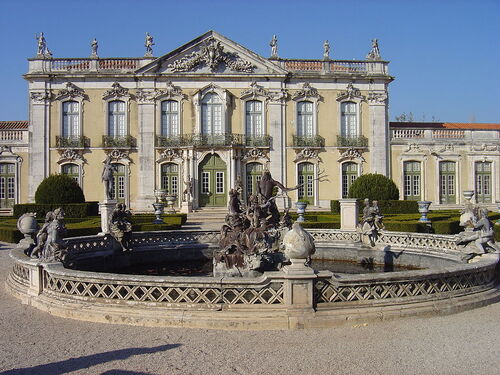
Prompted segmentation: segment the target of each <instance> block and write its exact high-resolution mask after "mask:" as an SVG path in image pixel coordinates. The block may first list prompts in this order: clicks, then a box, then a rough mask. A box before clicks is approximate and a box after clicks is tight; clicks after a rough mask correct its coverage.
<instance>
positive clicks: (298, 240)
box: [283, 222, 316, 259]
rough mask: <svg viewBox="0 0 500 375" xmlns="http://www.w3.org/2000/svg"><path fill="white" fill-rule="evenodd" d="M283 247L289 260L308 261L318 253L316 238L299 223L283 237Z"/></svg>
mask: <svg viewBox="0 0 500 375" xmlns="http://www.w3.org/2000/svg"><path fill="white" fill-rule="evenodd" d="M283 247H284V248H285V251H284V252H285V256H286V257H287V258H288V259H308V258H310V257H311V255H312V254H314V253H315V251H316V246H315V245H314V238H313V237H312V236H311V235H310V234H309V232H307V231H306V230H304V228H302V226H301V225H300V224H299V223H297V222H295V223H293V225H292V229H291V230H289V231H288V232H286V234H285V236H284V237H283Z"/></svg>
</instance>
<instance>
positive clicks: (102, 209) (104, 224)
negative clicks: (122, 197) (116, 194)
mask: <svg viewBox="0 0 500 375" xmlns="http://www.w3.org/2000/svg"><path fill="white" fill-rule="evenodd" d="M116 203H117V201H116V200H114V199H110V200H108V199H106V200H105V201H104V202H99V213H100V215H101V232H100V233H99V235H100V236H104V235H105V234H107V233H109V224H110V223H111V214H112V213H113V210H114V209H115V207H116Z"/></svg>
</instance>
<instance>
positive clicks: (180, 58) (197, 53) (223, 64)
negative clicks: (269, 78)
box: [136, 31, 287, 75]
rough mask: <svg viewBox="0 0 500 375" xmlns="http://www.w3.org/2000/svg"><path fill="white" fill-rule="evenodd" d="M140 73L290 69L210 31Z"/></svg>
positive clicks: (247, 72) (281, 71)
mask: <svg viewBox="0 0 500 375" xmlns="http://www.w3.org/2000/svg"><path fill="white" fill-rule="evenodd" d="M136 73H138V74H148V73H154V74H182V75H185V74H188V75H206V74H231V75H234V74H242V75H252V74H256V75H259V74H265V75H270V74H276V75H285V74H286V73H287V71H286V70H284V69H282V68H280V67H279V66H277V65H276V64H274V63H272V62H271V61H269V60H267V59H265V58H263V57H262V56H259V55H258V54H256V53H255V52H252V51H250V50H249V49H247V48H245V47H243V46H241V45H239V44H238V43H236V42H233V41H232V40H230V39H228V38H226V37H224V36H223V35H220V34H218V33H216V32H215V31H209V32H207V33H205V34H203V35H201V36H199V37H198V38H196V39H194V40H192V41H190V42H188V43H186V44H185V45H183V46H181V47H179V48H177V49H176V50H174V51H172V52H170V53H167V54H166V55H163V56H161V57H159V58H157V59H156V60H153V61H152V62H151V63H149V64H148V65H146V66H144V67H142V68H140V69H139V70H137V72H136Z"/></svg>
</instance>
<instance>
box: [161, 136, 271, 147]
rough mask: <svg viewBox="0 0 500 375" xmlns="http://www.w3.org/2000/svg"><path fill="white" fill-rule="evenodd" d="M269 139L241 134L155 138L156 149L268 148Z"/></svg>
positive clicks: (267, 137)
mask: <svg viewBox="0 0 500 375" xmlns="http://www.w3.org/2000/svg"><path fill="white" fill-rule="evenodd" d="M270 144H271V137H270V136H268V135H263V136H245V135H243V134H234V133H228V134H199V133H193V134H182V135H177V136H163V135H157V136H156V147H186V146H194V147H215V146H219V147H222V146H225V147H228V146H252V147H269V146H270Z"/></svg>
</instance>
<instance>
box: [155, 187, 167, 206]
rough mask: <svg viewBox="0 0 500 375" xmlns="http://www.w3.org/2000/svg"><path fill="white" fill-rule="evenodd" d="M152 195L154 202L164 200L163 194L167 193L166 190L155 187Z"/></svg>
mask: <svg viewBox="0 0 500 375" xmlns="http://www.w3.org/2000/svg"><path fill="white" fill-rule="evenodd" d="M154 195H155V198H156V202H157V203H158V202H164V201H165V196H166V195H167V190H165V189H155V191H154Z"/></svg>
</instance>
